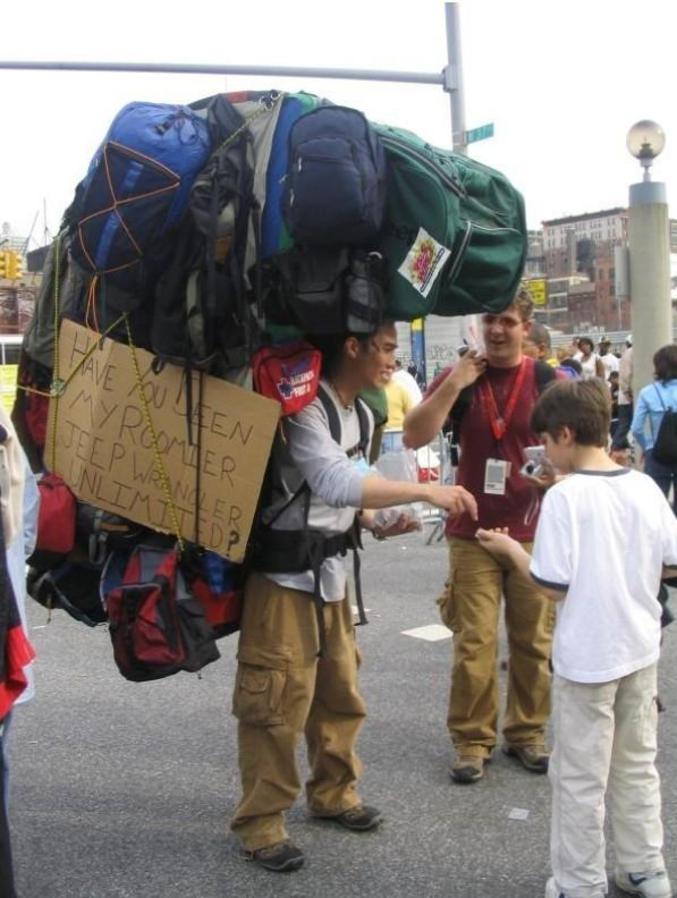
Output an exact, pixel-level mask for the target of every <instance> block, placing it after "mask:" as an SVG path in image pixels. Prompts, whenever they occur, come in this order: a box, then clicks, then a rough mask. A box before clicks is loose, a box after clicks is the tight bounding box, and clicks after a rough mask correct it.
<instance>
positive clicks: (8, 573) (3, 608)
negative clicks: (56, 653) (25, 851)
mask: <svg viewBox="0 0 677 898" xmlns="http://www.w3.org/2000/svg"><path fill="white" fill-rule="evenodd" d="M0 455H1V456H2V459H1V460H0V469H1V470H2V476H0V493H1V495H2V522H1V523H0V898H15V895H16V892H15V886H14V874H13V869H12V851H11V842H10V832H9V759H8V754H7V745H8V740H9V732H10V722H11V719H12V715H13V709H14V708H15V707H16V706H17V705H18V704H20V703H23V702H26V701H28V700H29V699H30V698H31V697H32V695H33V679H32V671H31V662H32V660H33V658H34V657H35V653H34V651H33V648H32V646H31V644H30V643H29V641H28V637H27V627H26V617H25V603H24V599H25V582H26V576H25V570H26V557H27V556H28V555H29V554H30V553H31V552H32V551H33V548H34V545H35V533H36V523H37V511H38V491H37V485H36V481H35V477H34V475H33V473H32V472H31V470H30V466H29V464H28V460H27V459H26V456H25V454H24V452H23V450H22V449H21V447H20V445H19V441H18V438H17V436H16V433H15V431H14V427H13V426H12V424H11V422H10V419H9V416H8V415H7V414H6V412H5V410H4V408H2V407H0Z"/></svg>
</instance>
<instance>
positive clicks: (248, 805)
mask: <svg viewBox="0 0 677 898" xmlns="http://www.w3.org/2000/svg"><path fill="white" fill-rule="evenodd" d="M320 348H321V349H322V350H323V379H322V382H321V386H320V390H321V393H322V395H321V396H318V398H317V399H315V400H314V401H313V402H312V403H311V404H310V405H309V406H307V407H306V408H305V409H304V410H303V411H302V412H300V413H298V414H297V415H292V416H291V417H290V418H287V419H285V421H284V433H283V439H279V440H278V442H277V443H276V445H275V448H274V450H273V456H272V460H271V464H272V470H271V476H270V480H271V483H272V487H271V490H270V495H269V496H268V498H267V501H265V502H264V506H263V511H262V526H261V528H260V531H261V538H260V545H259V547H258V550H257V551H256V552H255V557H254V563H253V572H252V573H251V574H250V576H249V579H248V581H247V584H246V587H245V597H244V609H243V616H242V623H241V632H240V641H239V647H238V672H237V678H236V683H235V691H234V696H233V713H234V715H235V716H236V717H237V718H238V721H239V723H238V743H239V763H240V774H241V780H242V798H241V800H240V803H239V805H238V808H237V810H236V812H235V816H234V819H233V821H232V824H231V828H232V829H233V831H234V832H235V833H236V835H237V836H238V837H239V839H240V842H241V845H242V849H243V851H242V854H243V857H244V858H245V859H247V860H250V861H253V862H255V863H257V864H258V865H260V866H262V867H264V868H265V869H267V870H271V871H273V872H286V871H291V870H297V869H298V868H299V867H301V866H302V864H303V861H304V856H303V852H302V851H301V849H300V848H298V847H297V846H296V845H294V843H293V842H292V841H291V840H290V839H289V837H288V834H287V830H286V827H285V820H284V814H285V811H286V810H287V809H288V808H289V807H291V805H292V804H293V802H294V800H295V799H296V797H297V795H298V793H299V791H300V788H301V784H300V781H299V775H298V771H297V767H296V759H295V749H296V744H297V741H298V738H299V736H300V735H301V734H305V737H306V742H307V746H308V757H309V761H310V767H311V777H310V779H309V781H308V782H307V783H306V799H307V802H308V807H309V810H310V814H311V815H312V816H314V817H318V818H324V819H326V820H328V821H330V822H332V823H333V824H338V825H340V826H342V827H344V828H347V829H349V830H352V831H354V832H358V833H363V832H368V831H370V830H373V829H375V828H376V827H377V826H378V825H379V823H380V822H381V814H380V812H379V811H378V810H376V809H375V808H373V807H370V806H368V805H365V804H364V803H363V801H362V798H361V797H360V795H359V793H358V790H357V785H356V783H357V778H358V776H359V773H360V769H361V765H360V762H359V760H358V757H357V755H356V753H355V743H356V741H357V736H358V733H359V730H360V728H361V726H362V721H363V719H364V717H365V713H366V711H365V705H364V701H363V699H362V697H361V695H360V693H359V689H358V685H357V668H358V664H359V661H358V658H359V653H358V649H357V646H356V644H355V637H354V628H353V621H352V614H351V609H350V603H349V600H348V597H347V591H346V572H345V570H344V566H343V561H342V558H341V557H340V556H341V555H343V554H345V552H346V550H347V549H348V548H350V547H351V545H352V543H351V541H350V534H351V532H352V530H353V524H354V521H355V517H356V515H357V514H358V512H359V521H360V524H361V525H362V526H363V527H365V528H367V529H371V530H372V531H373V532H374V534H375V535H376V537H377V538H382V537H384V536H389V535H396V534H398V533H405V532H407V531H409V530H411V529H413V527H414V523H413V521H412V520H411V519H410V518H408V517H407V516H406V515H403V516H401V518H400V519H399V520H398V522H397V523H396V524H395V525H394V526H393V527H392V528H391V529H390V530H389V531H385V532H384V531H381V530H379V529H378V527H377V526H376V525H375V520H374V513H373V512H372V511H367V510H361V509H377V508H385V507H388V506H390V505H397V504H401V503H408V502H415V501H424V502H431V503H432V504H434V505H436V506H438V507H440V508H445V509H447V510H448V511H449V512H450V513H451V514H452V515H456V514H459V513H461V512H464V513H465V514H467V515H468V516H469V517H470V518H475V517H476V514H477V510H476V504H475V501H474V499H473V497H472V496H471V495H470V494H469V493H468V492H467V491H466V490H465V489H464V488H463V487H452V486H434V485H431V484H418V483H399V482H394V481H389V480H386V479H384V478H382V477H380V476H378V475H374V473H373V472H372V471H371V470H370V468H369V466H368V462H367V461H366V459H367V458H368V450H369V441H370V439H371V434H372V431H373V418H372V416H371V412H369V410H368V409H367V407H366V405H365V404H364V403H362V401H361V400H360V399H359V398H358V393H359V392H360V391H361V390H363V389H366V388H369V387H379V386H383V385H384V384H385V383H386V382H387V380H388V379H389V377H390V375H391V373H392V369H393V364H394V354H395V351H396V349H397V340H396V332H395V327H394V325H393V324H384V325H382V326H381V327H380V328H379V329H378V330H376V331H375V332H374V333H373V334H370V335H368V336H356V335H353V334H345V335H341V336H337V337H336V338H331V339H323V341H322V345H321V346H320Z"/></svg>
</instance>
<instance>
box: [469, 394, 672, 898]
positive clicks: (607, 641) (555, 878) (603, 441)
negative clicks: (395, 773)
mask: <svg viewBox="0 0 677 898" xmlns="http://www.w3.org/2000/svg"><path fill="white" fill-rule="evenodd" d="M532 427H533V429H534V430H535V431H536V432H537V433H539V434H541V436H542V439H543V442H544V444H545V451H546V454H547V457H548V459H549V461H550V462H551V464H552V465H553V466H554V467H555V468H556V469H557V470H558V471H560V472H561V473H562V474H565V475H568V476H565V477H563V478H562V479H561V480H560V481H559V482H558V483H556V484H555V485H553V486H552V487H551V488H550V489H549V490H548V491H547V493H546V495H545V498H544V500H543V507H542V509H541V516H540V518H539V522H538V527H537V530H536V538H535V540H534V547H533V553H532V557H530V556H529V554H528V553H527V552H526V551H525V549H524V547H523V546H522V545H520V543H518V542H517V541H515V540H514V539H512V538H511V537H510V536H509V535H508V534H507V533H506V532H496V531H487V530H479V531H478V533H477V538H478V540H479V542H480V544H481V545H483V546H484V548H485V549H486V550H487V551H488V552H490V553H491V554H493V555H495V556H496V557H499V558H503V559H505V560H506V562H508V563H510V564H512V565H514V567H515V568H516V570H518V571H519V572H520V573H521V574H522V576H524V577H526V578H529V579H530V580H531V581H532V582H533V583H534V585H538V586H540V587H541V588H542V589H544V590H545V591H546V594H547V595H548V596H549V597H550V598H551V599H552V600H554V601H556V602H557V604H558V608H557V625H556V627H555V638H554V643H553V658H552V663H553V668H554V679H553V753H552V757H551V759H550V768H549V778H550V784H551V787H552V812H551V828H550V858H551V865H552V877H551V878H550V879H549V880H548V882H547V884H546V890H545V898H604V896H605V895H606V894H607V875H606V851H605V840H604V817H605V814H604V803H605V798H606V799H607V802H608V805H609V816H610V822H611V830H612V833H613V839H614V848H615V854H616V870H615V875H614V879H615V883H616V885H617V886H618V888H619V889H620V890H621V891H623V892H627V893H628V894H631V895H638V896H640V898H671V896H672V889H671V886H670V880H669V878H668V874H667V872H666V869H665V861H664V858H663V825H662V821H661V795H660V780H659V776H658V772H657V770H656V749H657V737H656V730H657V705H656V669H657V662H658V657H659V652H660V632H661V607H660V604H659V602H658V601H657V599H656V594H657V593H658V588H659V584H660V582H661V577H662V576H663V575H665V574H668V575H669V574H670V571H669V570H666V569H665V568H666V567H667V566H674V565H677V521H676V520H675V518H674V517H673V515H672V513H671V511H670V507H669V506H668V504H667V502H666V501H665V499H664V497H663V496H662V495H661V492H660V490H659V489H658V488H657V487H656V485H655V483H653V482H652V481H651V479H650V478H649V477H647V476H646V475H644V474H641V473H640V472H639V471H634V470H632V469H630V468H623V467H619V466H618V465H616V464H615V463H614V462H613V461H612V459H611V458H610V457H609V456H608V455H607V452H606V445H607V439H608V437H607V434H608V432H609V395H608V392H607V390H606V389H605V388H604V386H603V384H602V383H601V382H600V381H567V382H562V383H556V384H553V385H552V386H550V387H549V388H548V389H546V390H545V392H544V393H543V395H542V396H541V398H540V400H539V401H538V402H537V404H536V407H535V409H534V413H533V417H532ZM591 521H594V522H595V526H594V527H591V526H590V522H591ZM629 547H631V550H629ZM610 584H613V586H612V588H610Z"/></svg>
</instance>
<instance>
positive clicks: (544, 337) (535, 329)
mask: <svg viewBox="0 0 677 898" xmlns="http://www.w3.org/2000/svg"><path fill="white" fill-rule="evenodd" d="M529 339H530V340H531V342H532V343H535V344H536V346H545V347H546V349H548V350H549V349H550V347H551V345H552V344H551V341H550V331H549V330H548V328H547V327H546V326H545V325H544V324H541V323H540V322H539V321H534V322H533V323H532V325H531V331H530V333H529Z"/></svg>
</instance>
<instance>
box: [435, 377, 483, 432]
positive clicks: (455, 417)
mask: <svg viewBox="0 0 677 898" xmlns="http://www.w3.org/2000/svg"><path fill="white" fill-rule="evenodd" d="M474 393H475V384H474V383H473V384H469V385H468V386H467V387H464V388H463V389H462V390H461V392H460V393H459V394H458V397H457V398H456V402H455V403H454V407H453V408H452V410H451V413H450V414H449V417H448V418H447V421H446V423H445V426H444V427H443V430H445V431H449V430H452V431H453V432H454V434H455V437H454V439H455V442H458V436H459V426H460V424H461V420H462V419H463V416H464V415H465V413H466V412H467V411H468V409H469V408H470V404H471V402H472V398H473V395H474Z"/></svg>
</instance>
